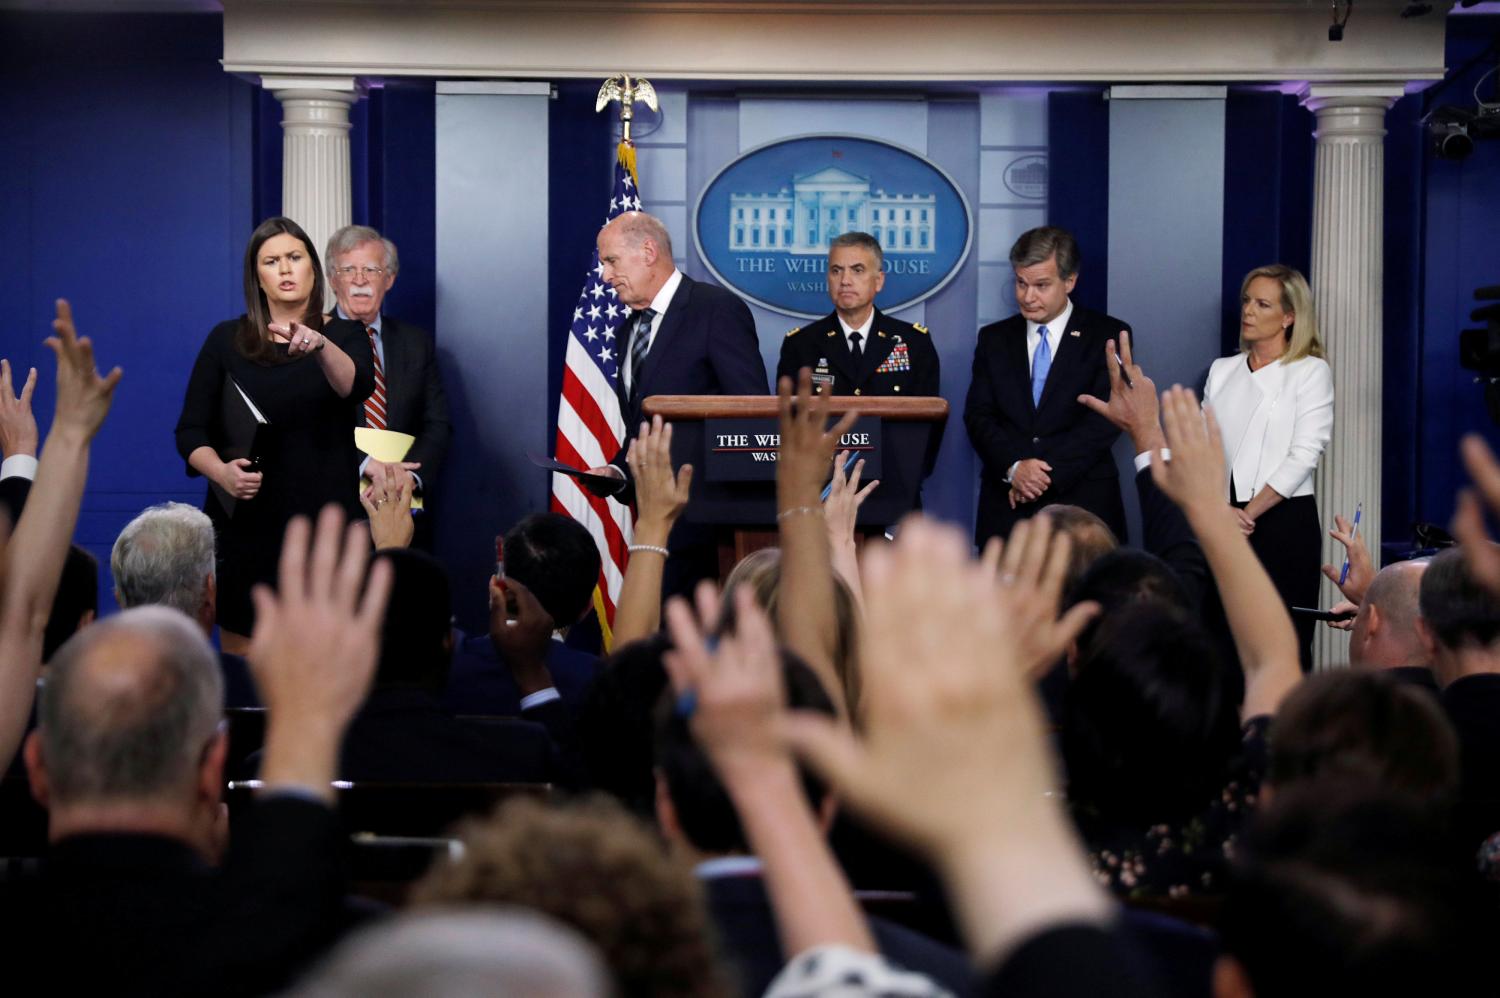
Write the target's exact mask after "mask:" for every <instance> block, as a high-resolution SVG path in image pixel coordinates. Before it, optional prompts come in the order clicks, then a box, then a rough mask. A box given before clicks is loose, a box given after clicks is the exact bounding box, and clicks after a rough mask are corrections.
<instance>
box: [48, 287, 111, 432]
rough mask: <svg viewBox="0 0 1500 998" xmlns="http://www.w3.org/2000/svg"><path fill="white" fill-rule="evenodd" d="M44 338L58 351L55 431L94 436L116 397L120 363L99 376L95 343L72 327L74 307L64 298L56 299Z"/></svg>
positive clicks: (55, 351) (50, 346)
mask: <svg viewBox="0 0 1500 998" xmlns="http://www.w3.org/2000/svg"><path fill="white" fill-rule="evenodd" d="M52 331H53V332H54V333H55V334H56V335H55V336H49V337H47V339H46V340H44V341H43V342H44V343H46V345H47V348H48V349H49V350H51V351H52V352H53V353H54V354H56V355H57V408H56V410H55V413H54V415H53V418H52V432H53V433H57V432H58V431H59V430H62V431H65V432H67V431H76V432H78V433H81V434H82V435H83V437H84V439H86V440H92V439H93V437H94V434H95V433H98V432H99V427H100V426H101V425H103V423H104V417H105V416H106V415H108V413H109V407H110V404H111V403H112V402H113V401H114V397H115V386H116V385H118V384H119V383H120V376H121V372H120V369H119V368H118V367H116V368H115V369H114V370H112V371H110V372H109V373H108V374H107V375H105V376H103V377H100V376H99V371H98V369H97V368H96V367H95V366H94V343H93V341H92V340H90V339H89V338H88V337H87V336H79V335H78V331H77V330H76V329H74V327H73V308H72V306H70V305H69V304H68V302H67V299H65V298H59V299H57V318H55V319H53V320H52Z"/></svg>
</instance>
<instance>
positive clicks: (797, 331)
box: [786, 326, 802, 336]
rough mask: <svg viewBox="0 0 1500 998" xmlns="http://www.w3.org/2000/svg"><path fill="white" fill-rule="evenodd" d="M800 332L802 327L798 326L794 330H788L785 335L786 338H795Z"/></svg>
mask: <svg viewBox="0 0 1500 998" xmlns="http://www.w3.org/2000/svg"><path fill="white" fill-rule="evenodd" d="M800 332H802V327H801V326H798V327H797V328H796V329H788V330H787V332H786V334H787V335H788V336H796V335H797V334H798V333H800Z"/></svg>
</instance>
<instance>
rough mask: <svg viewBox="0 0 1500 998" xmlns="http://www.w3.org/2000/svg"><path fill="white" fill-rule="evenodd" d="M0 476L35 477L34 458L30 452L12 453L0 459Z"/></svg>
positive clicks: (33, 478)
mask: <svg viewBox="0 0 1500 998" xmlns="http://www.w3.org/2000/svg"><path fill="white" fill-rule="evenodd" d="M0 478H29V479H32V480H35V479H36V458H34V457H32V456H31V455H30V454H12V455H11V456H10V457H8V458H6V459H5V460H4V461H0Z"/></svg>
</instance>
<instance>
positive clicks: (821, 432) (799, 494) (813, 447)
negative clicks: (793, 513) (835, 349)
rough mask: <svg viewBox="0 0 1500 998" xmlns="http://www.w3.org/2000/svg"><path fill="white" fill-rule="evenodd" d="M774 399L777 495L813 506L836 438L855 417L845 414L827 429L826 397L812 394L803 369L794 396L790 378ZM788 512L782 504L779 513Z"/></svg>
mask: <svg viewBox="0 0 1500 998" xmlns="http://www.w3.org/2000/svg"><path fill="white" fill-rule="evenodd" d="M776 395H777V398H778V399H779V400H780V421H781V450H780V453H779V455H778V457H777V463H776V485H777V494H778V495H780V496H783V497H784V498H785V499H787V500H788V502H795V503H796V504H797V505H798V506H810V505H812V504H814V503H816V502H817V499H818V497H819V494H820V493H821V492H822V491H823V483H824V482H826V481H827V480H828V470H829V468H830V466H831V465H832V464H833V452H834V450H835V449H837V447H838V443H839V438H840V437H842V436H843V435H844V434H845V433H847V432H849V429H850V427H852V426H853V425H854V422H855V420H857V419H858V418H859V414H858V413H856V412H852V411H851V412H846V413H844V415H843V416H842V417H841V418H840V419H839V420H838V422H837V423H835V424H834V425H833V426H832V427H831V428H830V427H828V395H827V393H826V392H824V391H823V390H822V388H821V386H819V391H818V393H817V394H816V395H814V394H813V390H812V371H811V370H810V369H809V368H805V367H804V368H803V369H802V370H800V371H798V372H797V386H796V394H795V396H794V395H793V392H792V379H791V378H782V379H781V380H780V381H779V382H778V383H777V385H776ZM788 508H793V507H789V506H788V505H787V504H783V506H782V510H781V511H782V512H785V511H786V510H787V509H788Z"/></svg>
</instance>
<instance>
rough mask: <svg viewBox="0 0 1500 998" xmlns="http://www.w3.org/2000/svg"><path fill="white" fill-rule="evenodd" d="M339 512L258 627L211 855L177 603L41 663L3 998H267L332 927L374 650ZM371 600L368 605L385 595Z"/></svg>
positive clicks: (209, 760) (204, 653)
mask: <svg viewBox="0 0 1500 998" xmlns="http://www.w3.org/2000/svg"><path fill="white" fill-rule="evenodd" d="M340 520H341V518H338V517H334V518H332V519H327V520H325V521H324V524H323V528H320V530H319V534H318V539H317V541H316V543H317V544H318V545H319V550H320V551H332V552H335V554H334V556H333V557H329V558H326V559H323V558H319V559H318V560H317V561H315V562H312V563H311V564H309V559H308V556H307V555H308V552H307V550H306V548H307V545H305V544H304V545H303V546H302V547H300V548H298V549H296V550H293V549H292V547H291V546H290V545H289V549H288V557H287V559H286V561H287V562H288V566H287V568H286V570H285V571H283V579H282V585H281V587H280V590H279V593H278V594H276V595H268V596H267V597H266V599H265V602H264V604H263V606H262V611H263V612H262V614H261V616H260V617H259V618H258V620H257V632H256V635H255V645H254V648H253V653H252V658H253V660H254V666H255V675H256V680H257V682H259V683H260V684H261V694H262V697H263V699H264V702H265V704H266V709H267V714H268V718H269V723H268V724H267V735H266V751H265V754H266V766H265V770H264V773H263V778H264V781H265V787H264V788H263V789H262V790H261V791H260V792H259V793H258V795H257V799H256V801H255V803H254V806H253V807H252V808H251V809H250V811H249V812H247V814H246V815H245V816H244V817H245V823H244V824H239V823H237V824H236V829H235V833H234V835H233V842H232V844H229V848H228V851H227V853H226V851H225V846H226V844H228V840H227V838H226V831H227V829H226V828H225V825H224V814H223V809H222V804H221V803H220V801H221V796H222V794H223V787H224V779H223V767H224V757H225V752H226V743H227V739H226V735H225V732H224V731H223V729H222V728H221V727H220V725H219V719H220V716H221V709H220V702H221V701H222V698H223V691H222V687H221V681H220V677H219V669H218V665H217V663H216V662H215V660H214V654H213V649H212V648H211V647H210V646H209V643H208V640H207V639H206V638H205V637H204V636H203V634H202V632H201V631H200V630H199V629H198V628H197V627H196V626H195V625H194V624H193V622H192V621H190V620H189V619H188V618H187V617H185V616H183V615H182V614H181V613H179V612H178V611H176V610H172V609H169V608H167V607H159V606H148V607H137V608H134V609H130V610H125V611H123V612H121V613H120V614H118V615H116V616H113V617H110V618H108V619H106V620H104V621H103V622H101V623H98V624H95V625H93V626H91V627H88V628H86V629H84V630H83V631H82V632H80V633H79V634H78V635H77V636H75V637H74V638H73V639H72V640H70V641H69V642H68V643H67V644H66V645H64V646H63V648H62V649H61V650H60V651H59V652H58V654H57V655H56V656H55V657H54V659H53V661H52V663H51V667H50V671H49V674H48V679H47V685H46V689H45V690H44V691H43V693H42V699H41V707H40V711H39V714H40V722H41V723H40V726H39V728H38V730H37V731H36V732H35V733H33V734H32V735H31V736H30V738H29V739H28V740H27V743H26V750H25V758H26V768H27V772H28V774H29V776H30V781H31V789H32V793H33V794H34V795H35V796H36V797H37V799H38V801H39V802H41V803H42V804H43V806H45V807H46V808H47V811H48V829H47V831H48V839H49V843H50V844H49V851H48V856H47V859H46V862H45V864H44V865H43V867H42V869H41V870H40V872H39V873H37V874H36V875H29V876H26V877H22V878H11V879H9V880H7V881H6V882H5V883H4V884H0V934H3V936H4V938H5V939H6V941H7V943H8V944H9V945H10V946H11V947H12V950H13V952H16V953H25V954H26V955H27V959H26V960H25V961H22V962H21V963H20V964H18V965H17V967H16V968H14V969H13V972H12V973H11V974H10V976H9V977H8V979H7V983H8V984H9V985H10V988H9V990H10V991H12V992H14V993H18V994H21V993H32V992H33V991H37V990H46V991H53V992H58V993H67V994H84V993H101V992H108V993H110V994H114V995H165V994H209V993H212V994H236V995H238V994H264V993H267V992H271V991H280V990H281V989H282V988H283V987H284V986H285V985H286V983H287V982H288V980H289V978H290V977H291V976H292V974H293V973H294V972H295V970H296V969H297V968H298V967H299V966H300V965H301V964H302V963H303V962H305V961H306V960H307V959H309V958H311V957H313V956H314V955H316V954H317V953H318V952H320V951H321V949H322V948H323V947H325V946H326V945H327V943H328V941H329V939H330V936H331V935H332V934H333V933H334V932H336V931H337V930H338V929H339V928H340V927H341V925H342V924H343V922H344V914H343V907H342V893H343V884H342V879H341V874H340V872H339V867H340V864H339V861H338V857H339V849H340V834H339V830H338V822H337V818H336V816H335V814H334V811H333V808H332V806H331V805H332V804H333V799H334V794H333V789H332V787H331V786H330V781H331V780H332V779H333V777H334V772H333V760H334V759H335V758H336V756H337V753H338V746H339V741H340V739H341V737H342V735H343V731H344V727H345V725H346V724H347V722H348V719H349V717H350V715H351V714H353V712H354V709H355V706H356V705H357V703H358V701H359V700H360V698H361V697H362V696H363V694H364V690H365V688H366V687H367V686H368V684H369V680H370V676H371V674H372V673H373V671H374V658H375V649H376V647H377V639H376V635H375V633H374V626H373V623H372V621H371V620H370V619H369V618H370V617H371V616H373V615H371V614H368V613H364V614H357V613H356V607H357V605H358V603H359V600H360V589H361V584H362V577H363V572H362V570H361V569H362V564H363V560H364V558H365V557H366V552H365V549H364V547H363V546H362V545H350V546H349V548H348V550H346V551H345V552H344V554H343V556H342V558H340V557H339V556H338V555H337V553H336V552H337V550H338V547H339V545H340V537H341V535H342V533H343V531H342V523H341V522H340ZM341 561H342V564H340V563H339V562H341ZM304 568H306V569H307V570H308V571H307V572H306V573H304V572H303V571H302V569H304ZM304 576H308V577H304ZM368 599H369V601H370V602H371V603H372V604H373V605H375V606H376V608H377V609H378V608H379V605H380V603H381V601H382V599H383V596H382V595H381V594H379V593H378V592H376V591H375V590H373V589H372V590H371V592H370V594H369V596H368ZM261 623H264V624H265V628H264V629H262V628H261V627H260V626H259V625H260V624H261ZM29 971H35V972H36V973H37V974H39V975H40V976H42V977H43V978H44V986H43V987H33V986H31V985H30V983H29V982H27V981H26V980H25V977H24V976H23V975H25V974H27V973H28V972H29Z"/></svg>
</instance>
